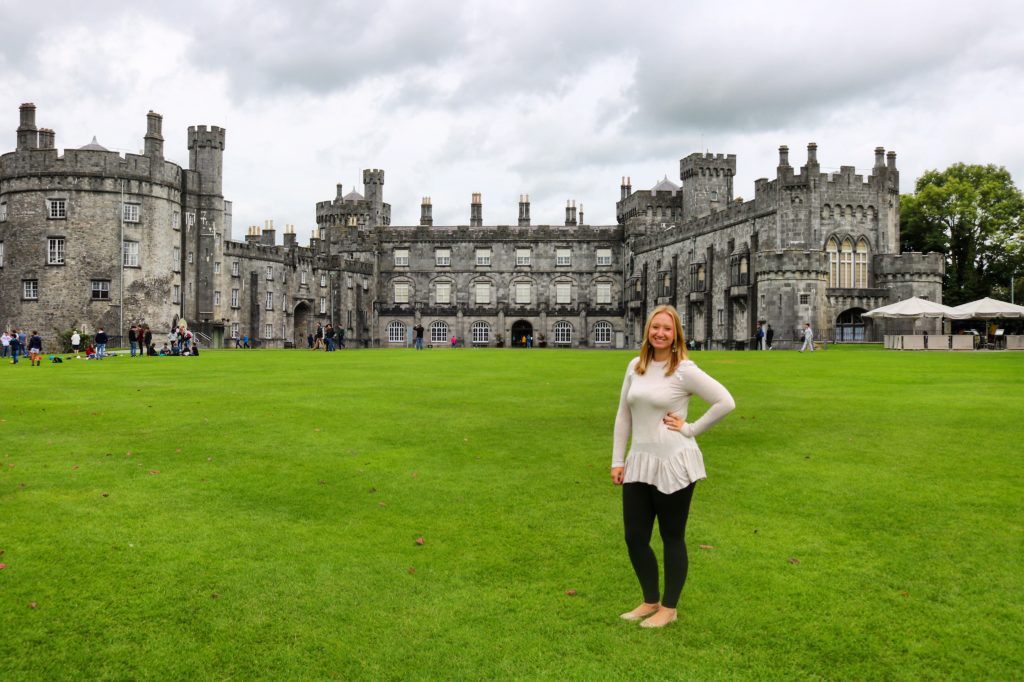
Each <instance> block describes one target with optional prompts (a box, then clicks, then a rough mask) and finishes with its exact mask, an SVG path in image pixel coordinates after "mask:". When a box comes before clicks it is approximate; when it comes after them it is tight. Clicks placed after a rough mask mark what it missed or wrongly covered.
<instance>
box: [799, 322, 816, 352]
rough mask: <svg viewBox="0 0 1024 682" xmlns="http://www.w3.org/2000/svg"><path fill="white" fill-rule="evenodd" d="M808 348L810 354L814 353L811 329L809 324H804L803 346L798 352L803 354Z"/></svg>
mask: <svg viewBox="0 0 1024 682" xmlns="http://www.w3.org/2000/svg"><path fill="white" fill-rule="evenodd" d="M808 348H810V349H811V352H812V353H813V352H814V331H813V330H812V329H811V323H810V322H805V323H804V345H803V346H801V347H800V352H801V353H803V352H804V351H805V350H807V349H808Z"/></svg>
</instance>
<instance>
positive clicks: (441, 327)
mask: <svg viewBox="0 0 1024 682" xmlns="http://www.w3.org/2000/svg"><path fill="white" fill-rule="evenodd" d="M447 341H448V323H447V322H444V321H442V320H438V321H436V322H431V323H430V342H431V343H446V342H447Z"/></svg>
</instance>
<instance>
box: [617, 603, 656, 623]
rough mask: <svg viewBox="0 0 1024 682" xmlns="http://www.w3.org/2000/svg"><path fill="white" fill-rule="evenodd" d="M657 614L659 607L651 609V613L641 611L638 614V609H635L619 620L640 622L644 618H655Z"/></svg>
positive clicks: (621, 616)
mask: <svg viewBox="0 0 1024 682" xmlns="http://www.w3.org/2000/svg"><path fill="white" fill-rule="evenodd" d="M657 612H658V607H657V606H655V607H654V608H652V609H650V610H649V611H639V612H638V611H637V609H633V610H632V611H626V612H625V613H623V614H622V615H620V616H619V618H621V619H622V620H629V621H638V620H643V619H644V618H647V617H648V616H653V615H654V614H656V613H657Z"/></svg>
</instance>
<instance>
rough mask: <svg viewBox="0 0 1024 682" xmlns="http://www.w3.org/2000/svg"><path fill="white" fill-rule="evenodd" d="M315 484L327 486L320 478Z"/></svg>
mask: <svg viewBox="0 0 1024 682" xmlns="http://www.w3.org/2000/svg"><path fill="white" fill-rule="evenodd" d="M317 483H319V484H320V485H327V481H325V480H323V479H322V478H321V479H320V480H319V481H317Z"/></svg>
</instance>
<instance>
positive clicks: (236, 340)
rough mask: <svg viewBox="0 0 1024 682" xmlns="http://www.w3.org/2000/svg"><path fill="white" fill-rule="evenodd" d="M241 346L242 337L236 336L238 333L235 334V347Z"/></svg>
mask: <svg viewBox="0 0 1024 682" xmlns="http://www.w3.org/2000/svg"><path fill="white" fill-rule="evenodd" d="M241 347H242V337H241V336H238V335H235V348H241Z"/></svg>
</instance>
